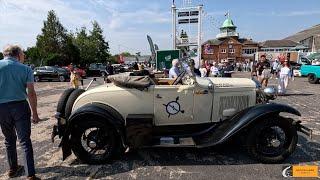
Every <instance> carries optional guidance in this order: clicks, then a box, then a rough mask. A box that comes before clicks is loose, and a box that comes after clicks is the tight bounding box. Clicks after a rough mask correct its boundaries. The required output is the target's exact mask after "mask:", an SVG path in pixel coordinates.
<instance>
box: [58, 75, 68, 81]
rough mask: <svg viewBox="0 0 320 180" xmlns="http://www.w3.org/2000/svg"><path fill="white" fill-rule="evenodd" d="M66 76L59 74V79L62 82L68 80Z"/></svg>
mask: <svg viewBox="0 0 320 180" xmlns="http://www.w3.org/2000/svg"><path fill="white" fill-rule="evenodd" d="M66 80H67V79H66V77H64V76H59V81H60V82H66Z"/></svg>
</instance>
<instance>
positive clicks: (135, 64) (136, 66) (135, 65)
mask: <svg viewBox="0 0 320 180" xmlns="http://www.w3.org/2000/svg"><path fill="white" fill-rule="evenodd" d="M133 70H139V66H138V63H137V62H134V64H133Z"/></svg>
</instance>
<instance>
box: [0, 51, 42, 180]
mask: <svg viewBox="0 0 320 180" xmlns="http://www.w3.org/2000/svg"><path fill="white" fill-rule="evenodd" d="M3 55H4V59H3V60H0V92H1V96H0V125H1V130H2V132H3V135H4V137H5V146H6V151H7V158H8V164H9V168H10V169H9V171H8V176H9V178H13V177H16V176H17V175H19V173H20V171H21V169H22V166H19V165H18V158H17V147H16V141H17V136H18V139H19V143H20V145H21V147H22V150H23V152H24V169H25V173H26V175H27V179H30V180H31V179H39V178H37V177H36V176H35V167H34V158H33V148H32V143H31V139H30V135H31V113H32V122H33V123H37V122H39V117H38V112H37V96H36V93H35V90H34V85H33V72H32V70H31V68H30V67H28V66H26V65H24V64H22V63H23V62H24V53H23V51H22V49H21V48H20V47H19V46H16V45H8V46H7V47H5V48H4V50H3ZM26 90H28V91H26ZM27 99H28V100H29V103H28V101H27ZM30 107H31V111H30Z"/></svg>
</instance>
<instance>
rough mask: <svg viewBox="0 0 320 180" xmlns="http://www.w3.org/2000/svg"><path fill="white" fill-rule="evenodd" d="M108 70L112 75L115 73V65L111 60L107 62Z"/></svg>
mask: <svg viewBox="0 0 320 180" xmlns="http://www.w3.org/2000/svg"><path fill="white" fill-rule="evenodd" d="M106 72H107V73H108V75H110V76H111V75H113V74H114V69H113V66H112V64H111V63H110V62H107V66H106Z"/></svg>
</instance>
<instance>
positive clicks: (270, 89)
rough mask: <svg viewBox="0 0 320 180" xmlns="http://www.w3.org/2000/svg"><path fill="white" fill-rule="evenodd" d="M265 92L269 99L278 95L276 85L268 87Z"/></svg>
mask: <svg viewBox="0 0 320 180" xmlns="http://www.w3.org/2000/svg"><path fill="white" fill-rule="evenodd" d="M263 92H264V93H265V94H266V95H267V97H268V98H269V99H272V100H274V99H276V97H277V89H276V88H275V87H266V88H265V89H264V90H263Z"/></svg>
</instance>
